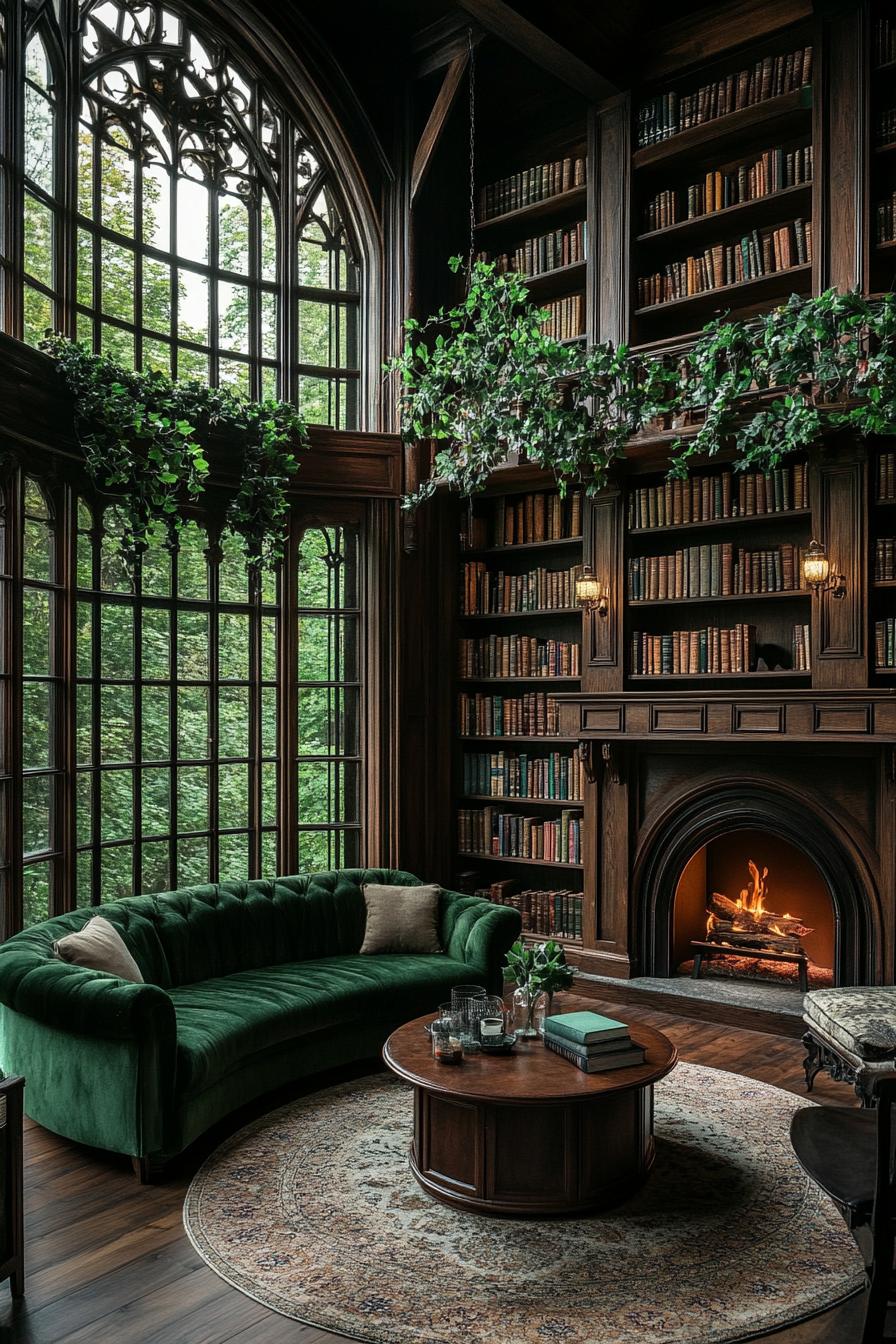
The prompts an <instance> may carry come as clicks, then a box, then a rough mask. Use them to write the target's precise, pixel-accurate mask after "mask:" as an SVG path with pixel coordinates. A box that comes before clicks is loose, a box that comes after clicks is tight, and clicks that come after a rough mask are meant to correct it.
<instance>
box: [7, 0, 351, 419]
mask: <svg viewBox="0 0 896 1344" xmlns="http://www.w3.org/2000/svg"><path fill="white" fill-rule="evenodd" d="M5 18H6V23H5V29H6V33H5V36H6V45H5V51H6V56H5V63H4V77H5V79H7V80H14V79H15V80H17V87H18V88H20V90H21V99H20V100H19V101H18V103H16V100H15V99H9V98H8V99H7V102H6V106H10V105H12V106H15V107H16V109H17V111H16V115H15V116H13V117H11V118H9V125H8V126H7V127H6V129H5V135H4V141H3V144H2V164H3V168H4V181H3V186H4V191H5V194H6V195H7V196H8V197H9V201H10V204H11V205H12V207H13V208H12V209H11V210H10V209H7V211H6V218H7V221H11V222H10V223H8V227H7V232H6V235H5V236H4V238H3V245H2V259H3V269H4V278H5V281H6V284H5V289H6V294H5V300H4V325H5V329H6V330H7V331H8V332H9V333H10V334H12V335H15V336H20V337H23V338H24V339H26V340H29V341H31V342H35V341H37V340H39V339H40V337H41V336H42V335H43V331H44V329H45V328H46V327H48V326H51V327H53V328H55V329H56V330H61V331H64V332H65V333H66V334H67V335H71V336H77V337H78V339H80V340H82V341H84V342H85V343H87V344H88V345H89V346H90V347H91V348H92V349H94V350H96V351H104V352H108V353H109V354H111V355H113V356H114V357H115V358H117V359H119V360H121V361H122V362H124V363H126V364H129V365H130V364H133V365H135V366H137V367H155V368H160V369H163V370H165V371H166V372H167V371H170V372H172V373H173V374H174V375H175V376H177V377H182V378H183V377H197V378H201V379H203V380H207V381H209V382H210V383H211V384H212V385H219V384H227V385H230V386H233V387H236V388H240V389H242V390H244V391H246V392H248V393H250V394H251V395H252V396H253V397H260V396H262V395H279V396H281V397H283V398H284V399H286V400H292V401H295V402H296V403H297V404H298V405H299V407H300V409H301V410H302V411H303V413H304V414H305V416H306V418H307V419H308V420H310V421H312V422H317V423H323V424H330V425H334V426H336V427H339V428H356V427H357V425H358V417H359V404H360V399H359V392H358V384H359V369H360V352H359V329H360V314H359V306H360V265H359V257H358V253H357V249H356V247H355V244H354V242H353V240H352V239H351V238H350V236H349V234H348V231H347V227H346V223H345V214H344V210H343V209H342V206H341V203H340V195H339V184H338V183H337V182H336V181H335V179H334V176H333V174H332V172H331V171H330V170H329V168H328V166H327V165H326V161H325V157H324V155H323V153H322V152H321V149H320V147H318V146H316V145H314V144H312V143H311V142H310V141H309V138H308V136H307V133H306V132H305V130H304V129H303V127H302V126H301V125H299V124H298V122H297V121H296V120H295V118H294V117H292V116H291V115H290V114H289V113H288V112H287V111H286V110H285V109H284V108H283V107H281V106H279V105H278V104H277V103H276V102H275V101H274V100H273V99H272V97H271V96H270V94H269V93H268V92H267V89H266V84H265V81H264V80H263V79H262V78H261V77H260V76H259V75H258V74H257V73H253V72H252V71H251V70H250V68H249V67H248V65H247V64H246V63H245V62H244V61H243V60H241V59H240V58H239V57H238V56H236V55H234V53H233V52H231V51H230V50H229V49H228V47H227V46H226V45H225V44H224V43H223V42H222V41H221V40H220V39H219V38H217V37H215V36H214V35H213V33H212V32H210V31H207V30H205V29H203V28H201V26H200V25H199V24H196V23H193V22H192V21H191V20H190V19H188V18H187V16H186V15H185V13H184V12H183V11H181V10H180V9H179V8H178V7H177V6H176V5H173V4H172V5H166V6H163V5H161V4H158V3H154V2H152V0H56V3H54V4H50V3H48V0H37V3H31V0H7V3H6V13H5ZM19 67H20V68H19ZM19 74H20V76H21V77H20V78H19ZM19 193H20V194H21V196H20V201H17V195H18V194H19ZM19 203H20V204H21V210H20V211H19V210H17V209H16V205H17V204H19ZM18 222H20V223H21V228H18V227H16V225H17V223H18Z"/></svg>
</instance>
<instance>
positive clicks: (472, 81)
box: [467, 28, 476, 285]
mask: <svg viewBox="0 0 896 1344" xmlns="http://www.w3.org/2000/svg"><path fill="white" fill-rule="evenodd" d="M467 55H468V58H469V62H468V64H469V71H470V76H469V90H470V255H469V257H468V259H467V284H468V285H469V284H470V282H471V281H472V278H473V258H474V257H475V256H476V48H475V47H474V45H473V29H472V28H468V29H467Z"/></svg>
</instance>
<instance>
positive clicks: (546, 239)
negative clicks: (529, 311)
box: [478, 220, 585, 275]
mask: <svg viewBox="0 0 896 1344" xmlns="http://www.w3.org/2000/svg"><path fill="white" fill-rule="evenodd" d="M584 259H585V221H584V220H580V221H579V223H578V224H573V226H572V228H569V229H552V230H551V232H550V233H541V234H539V235H538V237H537V238H526V239H524V240H523V242H521V243H518V244H517V246H516V247H515V248H514V249H513V251H512V252H500V253H498V255H497V256H495V257H490V256H489V255H488V253H486V252H481V253H480V254H479V258H478V260H480V261H493V262H494V263H495V269H496V270H497V271H499V272H500V273H501V274H503V273H504V272H505V271H517V272H518V273H519V274H520V275H542V274H544V273H546V272H547V271H556V270H558V269H559V268H560V267H561V266H572V265H573V263H574V262H576V261H584Z"/></svg>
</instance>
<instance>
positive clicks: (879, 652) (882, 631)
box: [874, 616, 896, 668]
mask: <svg viewBox="0 0 896 1344" xmlns="http://www.w3.org/2000/svg"><path fill="white" fill-rule="evenodd" d="M874 662H875V666H876V667H885V668H890V667H896V617H894V616H888V617H887V619H886V620H884V621H875V622H874Z"/></svg>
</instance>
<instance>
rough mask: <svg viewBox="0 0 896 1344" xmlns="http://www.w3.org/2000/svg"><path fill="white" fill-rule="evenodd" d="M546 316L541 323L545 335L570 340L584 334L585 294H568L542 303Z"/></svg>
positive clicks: (555, 338) (559, 339)
mask: <svg viewBox="0 0 896 1344" xmlns="http://www.w3.org/2000/svg"><path fill="white" fill-rule="evenodd" d="M544 309H545V311H546V313H547V315H548V316H547V318H546V319H545V321H544V322H542V324H541V329H542V331H543V332H544V334H545V336H552V337H553V338H554V340H555V341H572V340H575V339H576V337H578V336H584V334H585V296H584V295H583V294H570V295H569V296H568V297H567V298H565V299H554V300H553V302H551V303H547V304H545V305H544Z"/></svg>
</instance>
